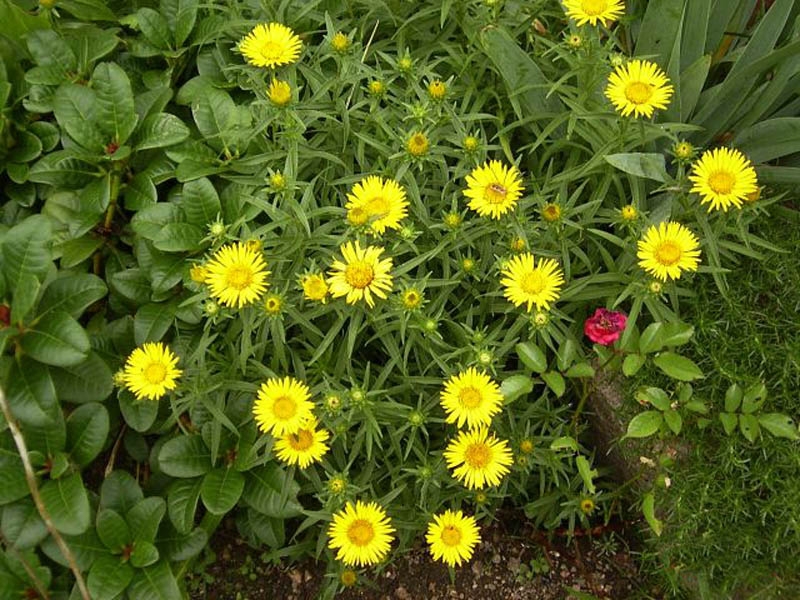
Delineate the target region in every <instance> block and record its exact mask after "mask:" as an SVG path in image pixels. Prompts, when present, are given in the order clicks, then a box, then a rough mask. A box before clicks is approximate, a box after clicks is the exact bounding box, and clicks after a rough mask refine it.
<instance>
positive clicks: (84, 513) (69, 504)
mask: <svg viewBox="0 0 800 600" xmlns="http://www.w3.org/2000/svg"><path fill="white" fill-rule="evenodd" d="M41 495H42V502H44V505H45V508H47V512H48V513H50V518H51V519H52V521H53V525H55V527H56V529H58V530H59V531H60V532H61V533H65V534H67V535H78V534H80V533H83V532H84V531H86V529H87V528H88V527H89V517H90V514H89V497H88V496H87V495H86V488H84V487H83V481H82V480H81V476H80V475H79V474H77V473H75V474H73V475H70V476H69V477H61V478H60V479H56V480H51V481H48V482H46V483H45V484H44V485H43V486H42V489H41Z"/></svg>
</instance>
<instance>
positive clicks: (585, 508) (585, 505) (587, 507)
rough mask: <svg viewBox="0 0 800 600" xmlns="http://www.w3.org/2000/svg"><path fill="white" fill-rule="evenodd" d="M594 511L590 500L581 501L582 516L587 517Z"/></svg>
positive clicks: (592, 502)
mask: <svg viewBox="0 0 800 600" xmlns="http://www.w3.org/2000/svg"><path fill="white" fill-rule="evenodd" d="M593 510H594V500H592V499H591V498H584V499H583V500H581V512H583V514H585V515H588V514H591V512H592V511H593Z"/></svg>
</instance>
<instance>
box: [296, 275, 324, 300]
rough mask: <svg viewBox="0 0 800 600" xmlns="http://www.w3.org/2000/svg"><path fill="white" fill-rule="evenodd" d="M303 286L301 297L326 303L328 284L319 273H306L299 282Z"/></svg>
mask: <svg viewBox="0 0 800 600" xmlns="http://www.w3.org/2000/svg"><path fill="white" fill-rule="evenodd" d="M300 284H301V285H302V286H303V297H304V298H305V299H306V300H314V301H315V302H322V303H323V304H325V303H326V302H327V301H328V283H327V282H326V281H325V277H324V276H323V275H322V274H321V273H308V274H306V275H304V276H303V278H302V279H301V280H300Z"/></svg>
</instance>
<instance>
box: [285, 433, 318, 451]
mask: <svg viewBox="0 0 800 600" xmlns="http://www.w3.org/2000/svg"><path fill="white" fill-rule="evenodd" d="M313 443H314V436H313V435H311V432H310V431H309V430H308V429H301V430H300V431H298V432H297V433H293V434H291V435H290V436H289V445H290V446H291V447H292V449H293V450H298V451H301V452H302V451H303V450H308V449H309V448H311V445H312V444H313Z"/></svg>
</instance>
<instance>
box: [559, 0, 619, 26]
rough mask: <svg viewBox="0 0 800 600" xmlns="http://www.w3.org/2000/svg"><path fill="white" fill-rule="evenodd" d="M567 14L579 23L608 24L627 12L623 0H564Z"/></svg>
mask: <svg viewBox="0 0 800 600" xmlns="http://www.w3.org/2000/svg"><path fill="white" fill-rule="evenodd" d="M564 8H565V9H566V11H567V16H568V17H569V18H571V19H573V20H574V21H575V22H576V24H577V25H579V26H580V25H584V24H586V23H591V24H592V25H597V22H598V21H599V22H600V24H601V25H606V26H608V24H609V23H612V22H613V21H616V20H617V19H619V17H620V16H621V15H622V14H623V13H624V12H625V4H624V3H623V2H622V0H564Z"/></svg>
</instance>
